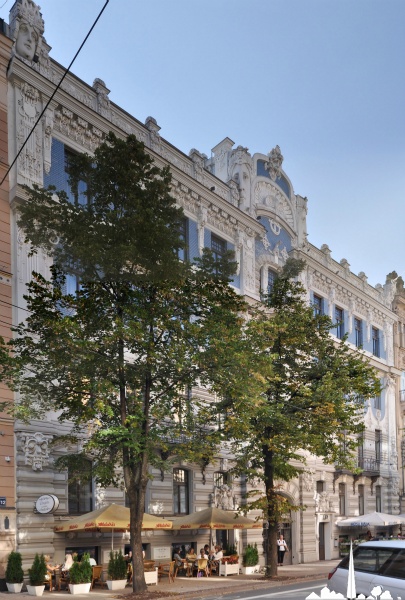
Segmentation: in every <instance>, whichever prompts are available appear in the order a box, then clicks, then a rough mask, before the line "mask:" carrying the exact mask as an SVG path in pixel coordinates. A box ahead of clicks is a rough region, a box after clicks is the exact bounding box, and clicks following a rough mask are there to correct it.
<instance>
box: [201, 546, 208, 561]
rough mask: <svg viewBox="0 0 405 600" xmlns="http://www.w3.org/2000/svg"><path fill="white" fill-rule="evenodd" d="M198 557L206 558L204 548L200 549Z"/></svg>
mask: <svg viewBox="0 0 405 600" xmlns="http://www.w3.org/2000/svg"><path fill="white" fill-rule="evenodd" d="M199 558H205V559H207V560H208V554H207V553H206V552H205V548H201V549H200V556H199Z"/></svg>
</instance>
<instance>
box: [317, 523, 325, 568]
mask: <svg viewBox="0 0 405 600" xmlns="http://www.w3.org/2000/svg"><path fill="white" fill-rule="evenodd" d="M318 549H319V560H325V523H319V548H318Z"/></svg>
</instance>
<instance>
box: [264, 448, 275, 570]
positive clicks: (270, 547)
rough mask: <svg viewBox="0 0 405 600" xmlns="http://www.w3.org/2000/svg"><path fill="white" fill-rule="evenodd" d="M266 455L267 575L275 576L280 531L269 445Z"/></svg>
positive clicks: (265, 449) (265, 450)
mask: <svg viewBox="0 0 405 600" xmlns="http://www.w3.org/2000/svg"><path fill="white" fill-rule="evenodd" d="M263 457H264V486H265V492H266V499H267V507H266V509H267V510H266V512H267V515H266V516H267V521H268V524H269V526H268V530H267V536H266V538H265V548H264V551H265V553H266V566H267V569H266V577H275V576H276V575H277V564H278V557H277V532H278V515H277V512H276V511H275V510H274V509H275V506H276V505H277V502H276V500H277V498H276V496H277V494H276V493H275V490H274V466H273V452H272V451H271V450H269V448H268V447H267V446H264V447H263Z"/></svg>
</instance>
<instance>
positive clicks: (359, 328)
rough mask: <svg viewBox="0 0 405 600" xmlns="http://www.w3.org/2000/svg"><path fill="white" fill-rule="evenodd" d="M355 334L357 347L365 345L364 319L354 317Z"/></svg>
mask: <svg viewBox="0 0 405 600" xmlns="http://www.w3.org/2000/svg"><path fill="white" fill-rule="evenodd" d="M354 335H355V344H356V346H357V348H361V347H362V346H363V321H362V320H361V319H357V318H355V319H354Z"/></svg>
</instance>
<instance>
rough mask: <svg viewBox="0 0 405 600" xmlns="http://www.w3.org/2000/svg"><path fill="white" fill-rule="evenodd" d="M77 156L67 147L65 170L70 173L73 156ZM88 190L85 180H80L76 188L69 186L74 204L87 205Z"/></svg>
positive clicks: (69, 195)
mask: <svg viewBox="0 0 405 600" xmlns="http://www.w3.org/2000/svg"><path fill="white" fill-rule="evenodd" d="M74 156H75V154H74V152H72V151H71V150H68V149H67V148H66V147H65V171H66V173H67V174H68V171H69V166H70V164H71V162H72V158H73V157H74ZM86 190H87V185H86V183H85V182H84V181H78V182H77V184H76V186H75V187H74V188H72V187H68V192H67V194H68V198H69V200H70V202H72V204H81V205H82V206H85V205H86V204H88V199H87V196H86V194H85V192H86Z"/></svg>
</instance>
